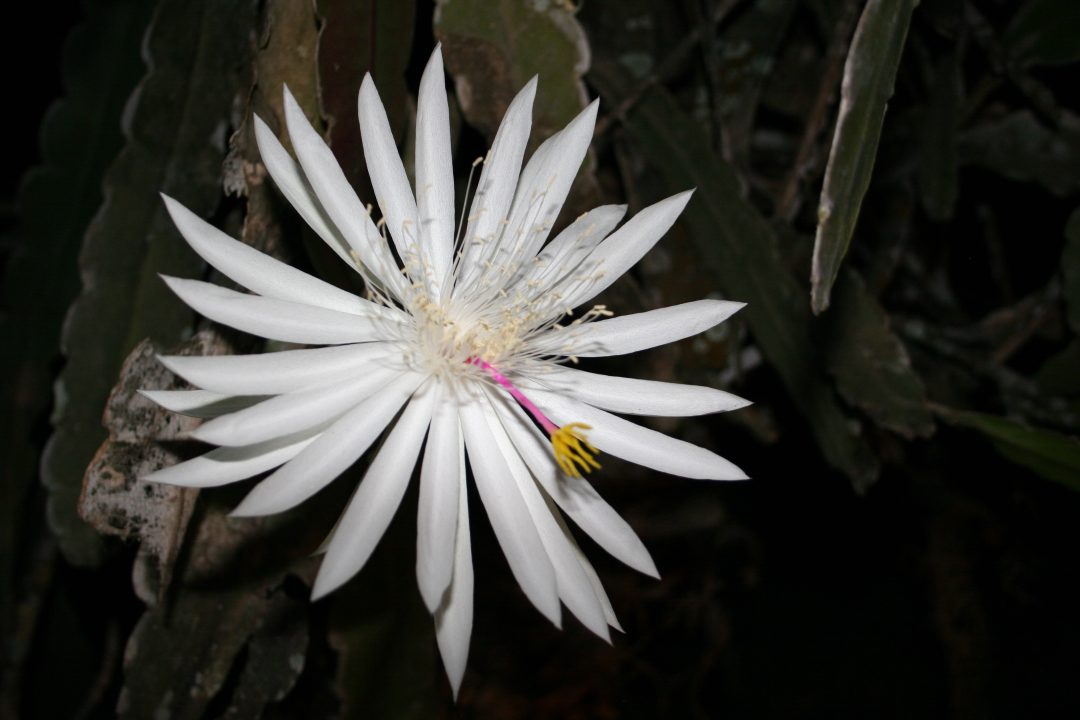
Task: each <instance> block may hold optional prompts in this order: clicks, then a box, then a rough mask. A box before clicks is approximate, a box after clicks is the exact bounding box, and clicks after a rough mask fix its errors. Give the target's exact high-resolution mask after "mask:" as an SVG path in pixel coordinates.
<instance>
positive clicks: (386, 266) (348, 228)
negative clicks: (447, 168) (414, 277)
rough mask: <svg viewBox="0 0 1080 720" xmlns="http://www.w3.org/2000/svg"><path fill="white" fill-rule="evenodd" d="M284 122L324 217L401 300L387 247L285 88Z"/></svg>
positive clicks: (399, 277)
mask: <svg viewBox="0 0 1080 720" xmlns="http://www.w3.org/2000/svg"><path fill="white" fill-rule="evenodd" d="M285 123H286V125H288V128H289V139H290V140H292V144H293V149H294V150H295V151H296V158H297V160H299V161H300V166H301V167H302V168H303V170H304V175H305V177H306V178H307V181H308V182H309V183H310V184H311V189H312V190H314V191H315V195H316V196H317V197H318V198H319V202H320V203H321V204H322V207H323V210H325V211H326V215H327V216H328V217H329V218H330V219H331V220H332V221H333V222H334V226H335V227H336V228H337V229H338V231H339V232H340V233H341V235H342V237H344V238H345V240H346V242H348V243H349V247H351V248H352V249H353V251H355V252H356V254H357V256H358V257H359V258H360V260H361V261H362V262H363V264H364V266H366V267H367V268H368V269H369V270H371V272H373V273H374V274H375V277H376V279H378V280H379V281H380V282H382V284H383V285H385V286H387V287H388V288H389V289H390V290H391V291H392V292H393V293H395V294H396V295H397V297H399V298H400V297H402V296H403V294H402V289H403V287H404V278H403V277H402V275H401V272H400V271H399V270H398V267H397V263H396V262H394V258H393V256H392V255H391V254H390V248H388V247H387V246H386V242H385V241H384V240H383V238H382V236H381V235H379V231H378V230H377V229H376V228H375V223H374V222H372V220H371V216H370V214H369V213H368V211H367V208H365V207H364V205H363V203H361V202H360V199H359V198H358V197H356V192H355V191H354V190H353V189H352V186H351V185H349V181H348V180H347V179H346V178H345V173H343V172H342V171H341V166H340V165H338V162H337V159H336V158H335V157H334V153H333V152H332V151H331V150H330V148H328V147H327V146H326V143H325V142H323V139H322V138H321V137H319V134H318V133H317V132H315V129H314V128H313V127H311V123H309V122H308V120H307V117H305V116H304V111H303V110H301V109H300V106H299V105H298V104H297V102H296V99H295V98H294V97H293V96H292V93H290V92H289V89H288V88H285ZM399 164H400V161H399Z"/></svg>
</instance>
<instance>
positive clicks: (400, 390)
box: [232, 375, 420, 517]
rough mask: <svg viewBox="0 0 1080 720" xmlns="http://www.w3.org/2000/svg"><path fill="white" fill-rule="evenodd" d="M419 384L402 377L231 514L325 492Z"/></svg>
mask: <svg viewBox="0 0 1080 720" xmlns="http://www.w3.org/2000/svg"><path fill="white" fill-rule="evenodd" d="M419 385H420V377H419V376H417V375H405V376H403V377H401V378H400V379H399V380H396V381H395V382H393V383H391V384H390V385H388V386H387V387H386V388H385V389H384V390H382V391H381V392H379V393H378V394H376V395H373V396H371V397H370V398H368V399H367V400H365V401H364V402H362V403H360V404H359V405H357V406H356V407H355V408H353V409H352V410H350V411H349V412H347V413H345V414H344V415H342V416H341V417H340V418H338V420H337V421H336V422H334V424H333V425H331V426H330V427H329V428H327V429H326V431H325V432H323V434H322V435H320V436H319V438H318V439H317V440H316V441H315V442H313V443H311V445H308V446H307V447H306V448H304V450H303V452H301V453H300V454H299V455H297V456H296V457H295V458H293V459H292V460H290V461H289V462H288V463H287V464H285V465H284V466H283V467H282V468H281V469H279V470H278V471H277V472H275V473H274V474H273V475H271V476H270V477H268V478H266V479H265V480H263V481H262V482H260V483H259V484H258V485H256V486H255V487H254V489H252V491H251V492H250V493H248V495H247V497H245V498H244V500H243V502H241V503H240V505H239V506H238V507H237V508H236V509H235V510H233V513H232V514H233V515H236V516H241V517H253V516H256V515H272V514H273V513H278V512H282V511H283V510H288V509H289V508H291V507H294V506H295V505H298V504H300V503H301V502H303V501H304V500H306V499H308V498H309V497H311V496H312V495H314V494H315V493H317V492H318V491H319V490H322V489H323V488H324V487H326V486H327V485H328V484H329V483H330V482H331V481H333V480H334V478H336V477H337V476H338V475H340V474H341V473H343V472H344V471H345V470H346V469H347V468H348V467H349V466H350V465H352V464H353V463H354V462H356V459H357V458H358V457H360V456H361V455H363V454H364V453H365V452H366V451H367V449H368V448H369V447H371V444H372V443H373V442H375V439H376V438H377V437H379V435H380V434H381V433H382V431H383V430H384V429H386V426H387V425H388V424H389V423H390V421H391V420H392V419H393V418H394V415H396V414H397V411H398V410H399V409H400V408H401V406H402V405H404V404H405V401H406V400H408V399H409V396H410V395H412V393H413V391H414V390H415V389H416V388H417V387H418V386H419Z"/></svg>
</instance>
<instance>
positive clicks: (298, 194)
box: [255, 115, 355, 267]
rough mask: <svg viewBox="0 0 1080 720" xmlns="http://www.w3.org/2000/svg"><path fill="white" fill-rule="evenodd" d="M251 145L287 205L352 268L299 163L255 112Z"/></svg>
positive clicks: (344, 246) (345, 246)
mask: <svg viewBox="0 0 1080 720" xmlns="http://www.w3.org/2000/svg"><path fill="white" fill-rule="evenodd" d="M255 144H256V145H258V146H259V156H260V157H261V158H262V161H263V165H265V166H266V169H267V171H268V172H269V173H270V177H272V178H274V184H276V185H277V186H278V190H280V191H281V194H282V195H284V196H285V199H286V200H288V201H289V204H291V205H292V206H293V208H295V209H296V211H297V212H298V213H300V217H302V218H304V220H305V221H306V222H307V224H308V226H309V227H311V229H312V230H314V231H315V234H316V235H318V236H319V237H321V238H322V239H323V242H325V243H326V244H327V245H329V246H330V249H331V250H333V251H334V252H335V253H337V255H338V257H340V258H341V259H342V260H344V261H345V262H346V264H348V265H349V267H355V263H354V261H353V259H352V257H350V256H349V243H347V242H345V238H343V237H342V236H341V233H340V232H338V229H337V228H336V227H334V223H333V222H332V221H331V220H330V218H329V217H328V216H327V215H326V211H325V210H323V207H322V205H321V204H320V203H319V198H318V197H316V196H315V191H314V190H312V189H311V185H309V184H308V181H307V179H306V178H305V177H304V173H303V170H302V169H301V168H300V164H299V163H297V162H296V161H295V160H293V158H292V156H291V155H289V152H288V151H287V150H286V149H285V146H284V145H282V144H281V142H280V141H278V139H277V136H276V135H275V134H274V131H273V130H271V129H270V127H269V126H268V125H267V124H266V123H265V122H263V119H262V118H261V117H259V116H258V115H256V116H255Z"/></svg>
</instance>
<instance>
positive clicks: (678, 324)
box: [530, 300, 746, 357]
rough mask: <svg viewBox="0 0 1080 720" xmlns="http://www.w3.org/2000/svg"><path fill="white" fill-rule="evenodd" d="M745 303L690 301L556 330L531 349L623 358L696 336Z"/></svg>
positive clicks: (579, 355) (584, 355)
mask: <svg viewBox="0 0 1080 720" xmlns="http://www.w3.org/2000/svg"><path fill="white" fill-rule="evenodd" d="M745 306H746V303H740V302H729V301H726V300H694V301H693V302H688V303H682V304H681V305H672V306H671V307H665V308H658V309H656V310H649V311H648V312H643V313H635V314H633V315H622V316H620V317H613V318H608V319H607V320H600V321H597V322H590V323H585V324H583V325H577V326H571V327H568V328H564V329H555V330H552V331H551V332H549V333H547V334H545V335H544V336H543V337H541V338H538V339H537V340H536V341H535V342H534V343H532V344H531V345H530V348H531V349H535V350H540V351H544V352H554V353H559V354H563V355H576V356H578V357H608V356H610V355H625V354H626V353H632V352H637V351H639V350H645V349H647V348H651V347H656V346H658V345H666V344H667V343H670V342H675V341H676V340H682V339H683V338H687V337H690V336H691V335H697V334H698V333H700V332H704V331H705V330H708V329H709V328H711V327H713V326H714V325H718V324H719V323H722V322H723V321H724V320H727V319H728V318H729V317H731V315H732V314H734V313H735V312H737V311H738V310H739V309H740V308H742V307H745Z"/></svg>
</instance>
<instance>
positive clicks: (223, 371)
mask: <svg viewBox="0 0 1080 720" xmlns="http://www.w3.org/2000/svg"><path fill="white" fill-rule="evenodd" d="M395 350H396V347H395V346H394V345H390V344H388V343H379V342H371V343H362V344H358V345H335V346H331V347H323V348H309V349H304V350H282V351H280V352H268V353H262V354H261V355H202V356H200V355H169V356H158V360H160V361H161V363H162V364H163V365H164V366H165V367H167V368H169V370H171V371H172V372H173V373H175V374H177V375H179V376H180V377H182V378H184V379H185V380H187V381H188V382H189V383H191V384H192V385H197V386H198V387H200V388H205V389H207V390H213V391H216V392H219V393H228V394H232V395H278V394H281V393H287V392H295V391H297V390H303V389H305V388H310V387H313V386H315V385H323V384H326V383H327V382H329V381H331V380H334V379H337V378H343V377H345V376H347V375H351V374H354V373H358V372H364V371H366V370H367V369H368V368H370V367H372V366H375V365H376V364H377V363H379V362H381V361H383V359H384V358H385V356H386V355H387V354H388V353H391V352H394V351H395Z"/></svg>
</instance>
